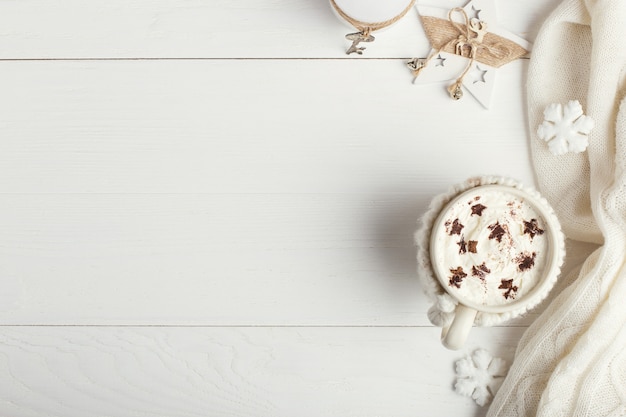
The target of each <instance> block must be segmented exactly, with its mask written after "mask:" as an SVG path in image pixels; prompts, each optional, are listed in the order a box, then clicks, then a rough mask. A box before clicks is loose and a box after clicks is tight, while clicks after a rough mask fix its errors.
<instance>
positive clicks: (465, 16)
mask: <svg viewBox="0 0 626 417" xmlns="http://www.w3.org/2000/svg"><path fill="white" fill-rule="evenodd" d="M417 11H418V13H419V17H420V20H421V21H422V25H423V27H424V31H425V32H426V36H427V37H428V40H429V41H430V43H431V46H432V49H431V52H430V54H429V55H428V57H426V58H413V59H412V60H410V61H409V62H407V66H408V67H409V69H410V70H411V72H412V73H413V77H414V78H413V83H414V84H430V83H436V82H447V83H448V87H447V91H448V94H449V95H450V97H451V98H452V99H454V100H460V99H461V98H463V96H464V94H463V90H464V89H466V90H467V91H469V92H470V93H471V94H472V95H473V96H474V98H476V100H478V102H480V103H481V104H482V105H483V106H484V107H485V108H489V106H490V104H491V98H492V94H493V89H494V86H495V73H496V69H497V68H500V67H502V66H503V65H505V64H507V63H509V62H512V61H514V60H516V59H518V58H521V57H523V56H525V55H527V54H528V52H529V51H530V48H531V44H530V43H529V42H527V41H526V40H524V39H522V38H520V37H519V36H516V35H514V34H512V33H511V32H508V31H506V30H504V29H502V28H501V27H499V26H498V25H497V22H496V19H495V2H494V1H493V0H472V1H470V2H469V3H467V4H466V5H465V7H462V8H460V7H457V8H454V9H442V8H437V7H427V6H419V5H418V6H417Z"/></svg>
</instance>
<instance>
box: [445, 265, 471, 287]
mask: <svg viewBox="0 0 626 417" xmlns="http://www.w3.org/2000/svg"><path fill="white" fill-rule="evenodd" d="M450 272H451V273H452V276H451V277H450V281H449V285H450V286H451V287H457V288H461V283H462V282H463V278H465V277H466V276H467V274H466V273H465V271H463V267H462V266H459V267H458V268H456V269H450Z"/></svg>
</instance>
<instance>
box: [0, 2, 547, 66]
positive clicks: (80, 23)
mask: <svg viewBox="0 0 626 417" xmlns="http://www.w3.org/2000/svg"><path fill="white" fill-rule="evenodd" d="M430 3H431V4H434V5H436V6H441V7H453V6H458V5H462V4H464V3H465V2H464V1H460V0H445V1H443V0H439V1H434V0H431V1H430ZM557 3H558V0H533V1H525V2H519V1H517V0H499V1H498V2H497V4H498V16H499V19H500V21H501V22H502V25H503V26H505V27H506V28H507V29H508V30H511V31H513V32H516V33H520V34H524V33H526V32H529V34H530V36H532V37H534V34H535V33H536V30H537V23H538V22H540V21H542V19H543V17H544V16H545V13H546V12H547V11H549V10H551V9H552V7H553V6H554V5H556V4H557ZM353 30H354V29H353V28H351V27H348V25H346V24H344V23H343V22H341V21H340V20H338V19H337V18H336V17H335V16H334V15H333V13H332V11H331V8H330V5H329V3H328V1H326V0H320V1H314V2H311V1H307V0H276V1H267V2H250V1H246V0H212V1H208V2H206V1H201V0H187V1H181V0H179V1H169V0H158V1H153V0H140V1H133V2H132V5H129V4H128V2H126V1H124V0H107V1H104V0H100V1H90V2H83V1H80V0H62V1H56V2H46V1H39V0H21V1H7V2H1V3H0V51H1V52H0V59H49V58H133V59H134V58H241V57H249V58H252V57H256V58H259V57H262V58H294V57H298V58H348V57H347V56H346V55H345V50H346V48H347V46H348V42H347V41H346V40H345V39H344V35H345V34H346V33H348V32H350V31H353ZM428 48H429V46H428V42H427V41H426V38H425V36H424V34H423V31H422V28H421V26H420V24H419V21H418V17H417V12H416V11H415V10H411V12H410V13H409V14H408V15H407V16H406V17H405V18H404V19H402V20H400V21H399V22H398V23H397V24H396V25H394V26H392V27H390V28H388V29H387V30H385V31H382V32H380V33H379V34H377V40H376V42H375V43H373V44H371V45H370V46H368V49H367V52H366V54H365V55H364V57H366V58H367V57H369V58H407V57H412V56H415V55H416V54H425V53H426V52H428ZM350 58H353V59H358V58H363V57H354V55H351V56H350Z"/></svg>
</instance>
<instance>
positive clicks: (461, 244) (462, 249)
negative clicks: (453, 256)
mask: <svg viewBox="0 0 626 417" xmlns="http://www.w3.org/2000/svg"><path fill="white" fill-rule="evenodd" d="M456 244H457V245H459V254H461V255H462V254H464V253H467V245H466V244H465V239H464V238H463V236H462V235H461V240H459V241H458V242H456Z"/></svg>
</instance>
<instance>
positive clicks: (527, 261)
mask: <svg viewBox="0 0 626 417" xmlns="http://www.w3.org/2000/svg"><path fill="white" fill-rule="evenodd" d="M536 257H537V252H533V253H528V252H525V253H520V254H519V256H518V257H517V258H515V260H516V261H517V267H518V268H519V270H520V271H526V270H527V269H531V268H532V267H533V266H535V258H536Z"/></svg>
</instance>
